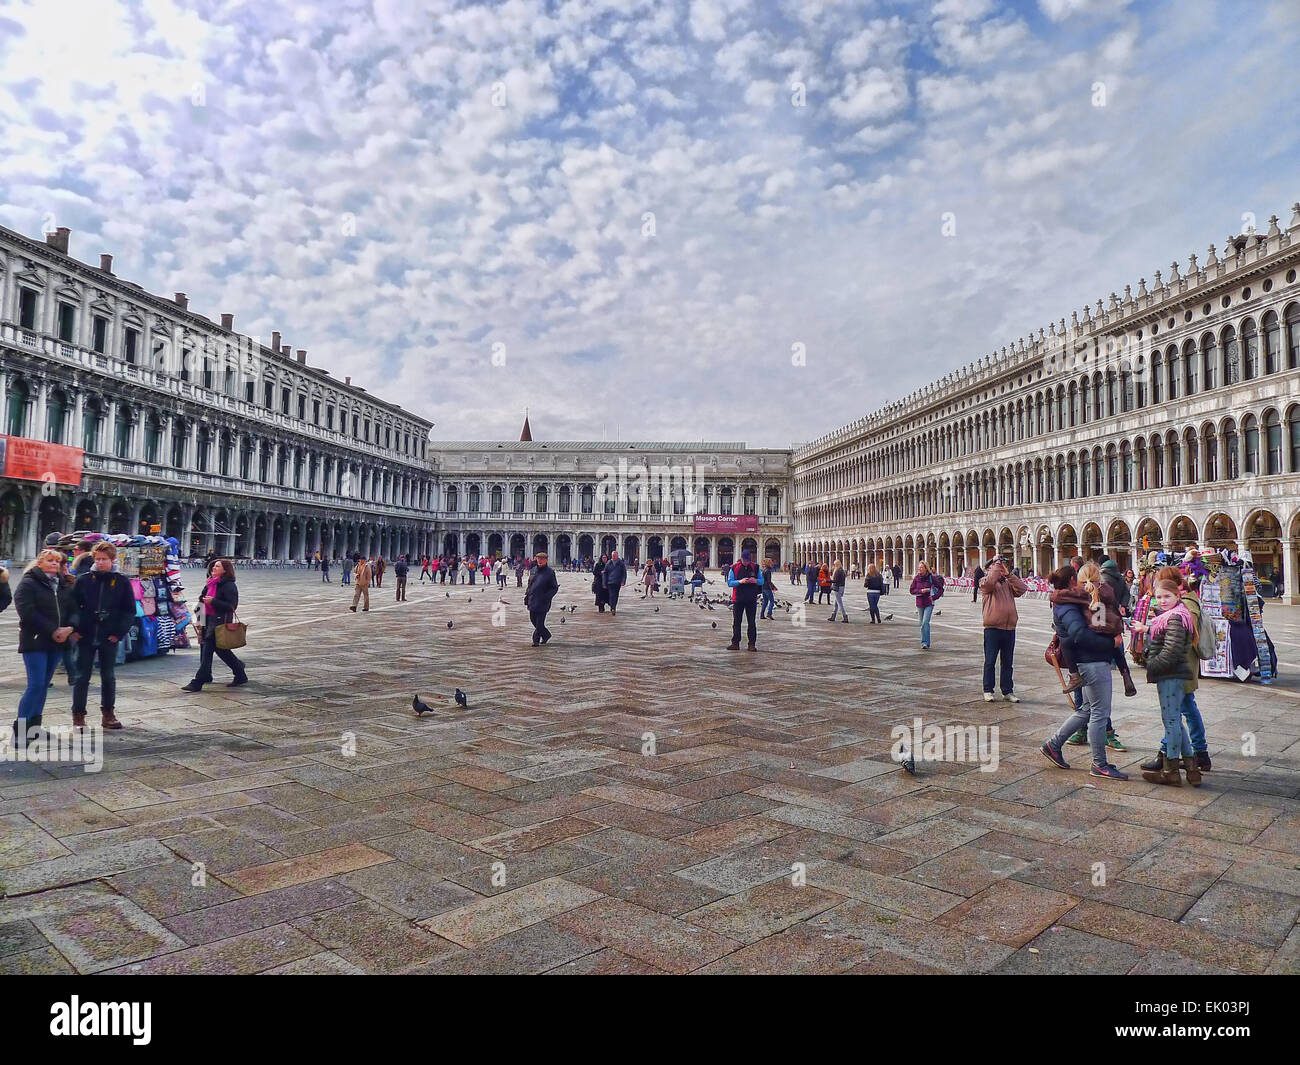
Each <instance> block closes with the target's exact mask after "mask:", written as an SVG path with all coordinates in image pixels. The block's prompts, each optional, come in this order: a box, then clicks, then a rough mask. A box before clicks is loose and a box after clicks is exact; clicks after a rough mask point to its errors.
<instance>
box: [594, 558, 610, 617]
mask: <svg viewBox="0 0 1300 1065" xmlns="http://www.w3.org/2000/svg"><path fill="white" fill-rule="evenodd" d="M608 561H609V559H608V558H607V557H606V556H605V555H601V556H600V561H599V562H597V563H596V564H595V565H594V566H592V567H591V578H592V579H591V590H592V591H593V592H595V593H596V608H597V609H598V610H599V611H600V612H601V613H602V614H603V613H605V606H606V605H607V604H608V603H609V593H608V592H607V591H605V581H604V574H605V563H606V562H608Z"/></svg>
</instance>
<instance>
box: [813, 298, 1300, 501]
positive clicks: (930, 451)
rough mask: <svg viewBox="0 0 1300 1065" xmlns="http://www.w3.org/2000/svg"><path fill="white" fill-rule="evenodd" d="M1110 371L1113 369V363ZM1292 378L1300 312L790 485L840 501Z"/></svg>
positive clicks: (1075, 382)
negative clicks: (1004, 451) (1279, 376)
mask: <svg viewBox="0 0 1300 1065" xmlns="http://www.w3.org/2000/svg"><path fill="white" fill-rule="evenodd" d="M1111 361H1112V362H1113V361H1114V360H1113V359H1112V360H1111ZM1297 368H1300V303H1297V302H1292V303H1289V304H1288V305H1287V306H1286V308H1285V310H1284V311H1283V313H1282V315H1281V316H1279V315H1278V314H1277V313H1276V312H1274V311H1268V312H1267V313H1265V314H1264V315H1263V316H1262V317H1261V319H1260V326H1257V325H1256V323H1255V319H1254V318H1253V317H1246V318H1243V319H1241V320H1240V322H1238V323H1236V324H1229V325H1224V326H1222V327H1221V328H1220V329H1218V330H1217V331H1206V332H1205V333H1203V334H1202V335H1201V336H1200V338H1199V340H1193V339H1188V340H1186V341H1184V342H1183V343H1182V344H1181V345H1178V344H1170V345H1168V346H1167V347H1160V346H1157V347H1155V348H1154V349H1152V351H1151V354H1150V356H1149V357H1148V356H1146V355H1141V356H1137V357H1134V358H1133V359H1131V360H1130V359H1127V358H1125V359H1121V360H1119V362H1118V364H1117V365H1116V368H1115V369H1111V370H1107V371H1106V372H1104V373H1103V372H1102V371H1100V370H1097V371H1093V372H1091V373H1087V374H1082V375H1080V376H1077V377H1074V378H1072V379H1071V380H1070V381H1068V382H1061V383H1059V384H1057V385H1056V386H1055V388H1052V387H1051V386H1048V387H1045V388H1039V389H1038V390H1037V391H1036V392H1034V394H1032V395H1028V396H1025V397H1022V398H1018V399H1016V400H1015V401H1008V402H1005V403H1001V404H999V405H998V406H996V407H994V408H991V409H990V410H986V411H983V412H981V413H978V414H971V415H967V416H965V417H961V418H958V419H957V420H955V421H953V422H951V423H949V424H946V425H943V426H940V427H935V428H933V429H929V430H927V431H925V432H922V433H919V434H916V435H915V436H913V437H911V438H910V439H907V440H900V441H897V442H895V443H891V444H888V445H885V446H883V447H878V448H875V449H873V450H870V451H868V452H865V453H863V454H860V455H855V456H853V457H849V458H845V459H841V460H839V461H837V462H834V463H832V464H831V465H829V466H828V467H826V468H824V469H819V470H816V471H813V472H810V473H807V474H801V475H800V476H799V477H798V478H797V483H798V485H799V488H800V495H801V496H802V497H803V498H808V497H811V496H817V495H822V494H825V493H828V492H834V491H838V490H840V489H843V488H848V487H852V486H854V485H859V484H863V483H865V482H867V481H869V480H878V479H880V478H883V477H888V476H892V475H895V474H903V473H907V472H909V471H912V470H917V469H924V468H925V467H927V466H930V465H933V464H935V463H938V462H946V461H951V460H953V459H958V458H962V457H964V456H966V455H971V454H976V453H978V452H981V451H987V450H991V449H993V448H996V447H1001V446H1004V445H1007V444H1013V443H1016V442H1018V441H1022V440H1028V439H1032V438H1034V437H1037V436H1042V435H1045V434H1047V433H1053V432H1059V431H1063V430H1066V429H1071V428H1075V427H1077V426H1081V425H1085V424H1088V423H1089V422H1093V421H1101V420H1103V419H1105V418H1108V417H1112V416H1114V415H1118V414H1122V413H1127V412H1129V411H1133V410H1140V409H1143V408H1145V407H1147V406H1150V405H1155V404H1160V403H1165V402H1168V401H1172V400H1176V399H1179V398H1182V397H1186V396H1189V395H1197V394H1200V393H1202V392H1207V391H1211V390H1213V389H1215V388H1218V387H1220V386H1228V385H1234V384H1238V383H1240V382H1242V381H1249V380H1254V379H1257V378H1260V377H1266V376H1269V375H1272V374H1276V373H1280V372H1283V371H1286V370H1294V369H1297Z"/></svg>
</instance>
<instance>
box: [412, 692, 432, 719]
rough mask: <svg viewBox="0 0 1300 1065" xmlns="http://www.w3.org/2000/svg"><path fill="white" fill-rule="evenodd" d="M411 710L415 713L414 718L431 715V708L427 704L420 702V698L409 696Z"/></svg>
mask: <svg viewBox="0 0 1300 1065" xmlns="http://www.w3.org/2000/svg"><path fill="white" fill-rule="evenodd" d="M411 709H412V710H414V711H415V716H416V717H421V716H422V715H424V714H432V713H433V707H432V706H429V705H428V704H427V703H422V702H420V697H419V696H418V695H412V696H411Z"/></svg>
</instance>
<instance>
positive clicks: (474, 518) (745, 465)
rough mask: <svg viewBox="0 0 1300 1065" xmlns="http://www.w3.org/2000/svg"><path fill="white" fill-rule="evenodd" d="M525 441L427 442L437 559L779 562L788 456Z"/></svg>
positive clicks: (706, 447) (787, 537)
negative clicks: (435, 471) (676, 554)
mask: <svg viewBox="0 0 1300 1065" xmlns="http://www.w3.org/2000/svg"><path fill="white" fill-rule="evenodd" d="M531 436H532V434H531V430H530V428H529V426H528V425H527V422H525V427H524V432H523V433H521V434H520V440H519V441H517V442H498V441H463V442H456V441H438V442H437V443H436V445H435V447H436V452H437V463H438V467H439V490H440V500H439V510H440V513H439V532H440V537H439V541H440V542H439V546H440V548H441V549H442V550H443V551H444V552H450V553H457V552H459V553H468V554H479V553H484V552H485V553H487V554H489V555H495V554H497V553H501V554H504V555H505V556H507V557H510V558H514V557H518V556H519V555H521V554H524V553H528V554H533V553H535V552H536V551H539V550H546V551H549V552H550V554H551V557H552V559H553V560H555V561H557V562H565V561H569V560H571V559H586V558H594V557H598V556H600V555H601V554H608V553H609V552H610V551H611V550H617V551H618V552H619V553H620V554H621V555H622V556H623V557H624V558H625V559H628V560H633V561H641V562H644V561H645V559H647V558H659V557H665V556H667V555H669V553H670V552H672V551H674V550H677V549H679V548H681V549H686V550H689V551H691V552H693V553H694V554H695V555H696V557H697V558H699V559H700V560H701V562H702V563H703V564H705V565H708V566H720V565H726V564H727V563H728V562H729V561H731V560H733V559H738V558H739V557H740V551H741V550H743V549H745V548H749V549H751V550H753V552H754V555H755V557H756V558H761V557H762V556H763V555H767V556H768V557H770V558H773V559H774V560H775V561H777V562H778V563H780V562H781V561H782V560H784V559H786V558H788V557H789V554H790V548H791V544H792V522H791V512H790V466H789V459H790V452H789V451H788V450H781V449H770V450H761V449H748V448H746V447H745V445H744V444H743V443H712V442H707V441H705V442H697V443H664V442H660V443H628V442H622V441H617V442H616V441H609V440H606V441H597V442H592V443H577V442H568V441H536V440H533V439H531ZM745 518H749V519H750V520H749V521H747V522H746V521H744V520H743V519H745ZM733 526H734V527H736V528H733ZM742 527H746V528H747V529H748V530H749V531H746V528H742Z"/></svg>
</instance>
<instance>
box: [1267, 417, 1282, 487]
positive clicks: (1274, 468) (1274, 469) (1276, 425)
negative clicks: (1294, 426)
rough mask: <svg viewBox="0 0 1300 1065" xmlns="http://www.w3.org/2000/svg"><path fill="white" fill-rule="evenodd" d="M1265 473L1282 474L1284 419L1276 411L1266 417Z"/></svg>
mask: <svg viewBox="0 0 1300 1065" xmlns="http://www.w3.org/2000/svg"><path fill="white" fill-rule="evenodd" d="M1264 472H1265V473H1267V474H1274V473H1281V472H1282V419H1281V418H1279V417H1278V413H1277V411H1275V410H1270V411H1268V412H1267V413H1266V414H1265V415H1264Z"/></svg>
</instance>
